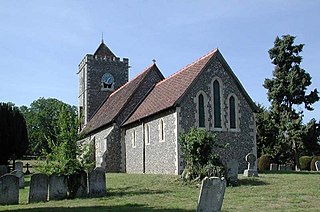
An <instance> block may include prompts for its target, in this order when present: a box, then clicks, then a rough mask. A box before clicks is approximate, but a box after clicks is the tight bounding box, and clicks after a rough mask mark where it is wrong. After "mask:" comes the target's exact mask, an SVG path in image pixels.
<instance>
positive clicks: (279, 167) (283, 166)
mask: <svg viewBox="0 0 320 212" xmlns="http://www.w3.org/2000/svg"><path fill="white" fill-rule="evenodd" d="M278 170H279V171H285V170H286V165H281V164H280V165H279V166H278Z"/></svg>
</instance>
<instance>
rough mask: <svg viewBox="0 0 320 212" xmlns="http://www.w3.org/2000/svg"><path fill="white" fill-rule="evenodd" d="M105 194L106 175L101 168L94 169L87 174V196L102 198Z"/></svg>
mask: <svg viewBox="0 0 320 212" xmlns="http://www.w3.org/2000/svg"><path fill="white" fill-rule="evenodd" d="M106 194H107V188H106V174H105V171H104V169H103V168H101V167H96V168H95V169H94V170H92V171H91V172H89V196H90V197H102V196H105V195H106Z"/></svg>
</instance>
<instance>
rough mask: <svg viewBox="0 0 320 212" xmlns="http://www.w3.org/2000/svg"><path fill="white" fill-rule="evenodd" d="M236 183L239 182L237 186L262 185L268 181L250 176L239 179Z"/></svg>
mask: <svg viewBox="0 0 320 212" xmlns="http://www.w3.org/2000/svg"><path fill="white" fill-rule="evenodd" d="M238 184H239V185H238V186H263V185H268V184H269V183H266V182H264V181H261V180H259V178H256V177H251V178H245V179H239V180H238Z"/></svg>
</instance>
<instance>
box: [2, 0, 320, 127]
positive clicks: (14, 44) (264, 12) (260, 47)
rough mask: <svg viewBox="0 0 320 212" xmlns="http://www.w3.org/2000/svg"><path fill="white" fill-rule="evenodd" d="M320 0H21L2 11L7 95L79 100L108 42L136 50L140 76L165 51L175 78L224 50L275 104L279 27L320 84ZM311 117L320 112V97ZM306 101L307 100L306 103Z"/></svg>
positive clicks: (162, 62)
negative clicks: (85, 70)
mask: <svg viewBox="0 0 320 212" xmlns="http://www.w3.org/2000/svg"><path fill="white" fill-rule="evenodd" d="M319 11H320V1H317V0H308V1H301V0H283V1H281V0H268V1H262V0H246V1H242V0H226V1H219V0H197V1H193V0H161V1H160V0H157V1H156V0H130V1H124V0H109V1H103V0H54V1H53V0H51V1H50V0H46V1H43V0H19V1H18V0H12V1H2V2H1V10H0V64H1V69H0V102H13V103H15V104H16V105H17V106H21V105H26V106H29V105H30V103H31V102H33V101H35V100H37V99H39V98H40V97H44V98H56V99H59V100H61V101H63V102H66V103H68V104H71V105H77V104H78V76H77V70H78V65H79V63H80V61H81V60H82V59H83V58H84V56H85V55H86V54H93V53H94V52H95V50H96V49H97V47H98V46H99V45H100V43H101V39H102V33H103V39H104V42H105V44H106V45H107V46H108V47H109V48H110V49H111V50H112V51H113V53H114V54H115V55H116V56H117V57H120V58H129V64H130V66H131V68H130V78H132V77H134V76H136V75H137V74H138V73H140V72H141V71H142V70H143V69H145V68H146V67H147V66H149V65H150V64H151V63H152V60H153V59H155V60H156V61H157V62H156V63H157V65H158V67H159V68H160V70H161V71H162V73H163V74H164V76H165V77H167V76H170V75H172V74H173V73H175V72H177V71H178V70H180V69H181V68H183V67H184V66H186V65H188V64H190V63H192V62H193V61H194V60H196V59H198V58H200V57H201V56H203V55H205V54H206V53H208V52H209V51H211V50H213V49H214V48H219V50H220V52H221V53H222V55H223V56H224V58H225V59H226V61H227V62H228V64H229V66H230V67H231V69H232V70H233V72H234V73H235V74H236V76H237V77H238V78H239V80H240V81H241V83H242V84H243V86H244V88H245V89H246V91H247V92H248V93H249V95H250V96H251V98H252V99H253V101H254V102H256V103H260V104H262V105H264V106H267V107H268V106H269V105H270V104H269V102H268V99H267V94H266V93H267V90H266V89H265V88H264V87H263V86H262V85H263V82H264V80H265V79H266V78H271V77H272V70H273V68H274V66H273V65H272V64H271V60H270V58H269V55H268V50H269V49H270V48H272V47H273V42H274V40H275V38H276V36H282V35H286V34H290V35H294V36H296V40H295V43H296V44H300V43H304V44H305V46H304V49H303V52H302V53H301V55H302V56H303V61H302V63H301V67H302V68H304V69H305V70H306V71H307V72H308V73H309V74H310V75H311V77H312V85H311V86H309V90H313V89H314V88H318V89H319V90H320V83H319V82H320V72H319V71H320V63H319V61H318V60H319V58H320V53H319V52H320V51H319V49H320V39H319V34H320V21H319V20H320V12H319ZM313 106H314V108H315V110H314V111H312V112H305V120H304V121H305V122H306V121H308V120H310V119H311V118H315V119H316V120H320V117H319V113H320V103H316V104H314V105H313ZM301 109H303V107H301Z"/></svg>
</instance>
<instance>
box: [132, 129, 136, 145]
mask: <svg viewBox="0 0 320 212" xmlns="http://www.w3.org/2000/svg"><path fill="white" fill-rule="evenodd" d="M132 147H133V148H135V147H136V131H135V130H133V131H132Z"/></svg>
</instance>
